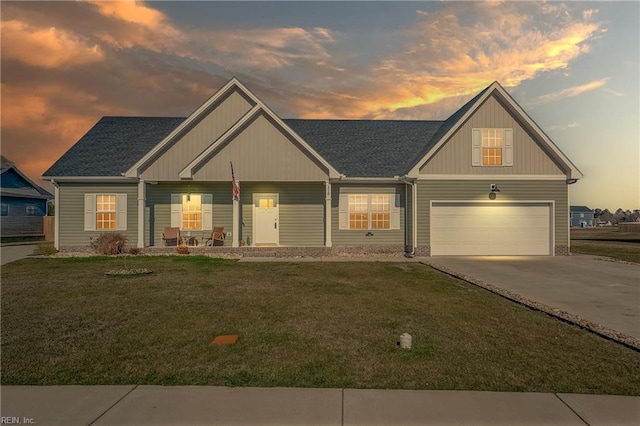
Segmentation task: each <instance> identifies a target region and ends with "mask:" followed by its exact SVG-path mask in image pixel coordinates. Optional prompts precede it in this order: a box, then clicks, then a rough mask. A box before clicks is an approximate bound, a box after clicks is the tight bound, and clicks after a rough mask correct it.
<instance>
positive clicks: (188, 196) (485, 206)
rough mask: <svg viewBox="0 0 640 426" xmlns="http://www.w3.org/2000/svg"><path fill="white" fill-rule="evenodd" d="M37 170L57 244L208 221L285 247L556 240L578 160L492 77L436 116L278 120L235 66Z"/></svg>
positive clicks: (206, 229)
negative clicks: (204, 88) (194, 95)
mask: <svg viewBox="0 0 640 426" xmlns="http://www.w3.org/2000/svg"><path fill="white" fill-rule="evenodd" d="M230 163H233V168H234V172H235V178H236V179H237V183H238V185H239V187H240V195H239V197H238V199H232V198H233V197H232V184H231V171H230ZM44 176H45V178H47V179H49V180H51V181H52V182H53V183H54V185H55V188H56V190H55V192H56V221H57V230H58V232H56V247H58V248H60V249H63V250H71V249H78V248H79V247H84V246H86V245H87V244H88V243H89V238H90V237H95V236H97V235H98V234H99V233H100V232H104V231H119V232H122V233H123V234H125V236H126V237H127V238H128V240H129V241H130V242H132V243H133V244H137V246H138V247H141V248H143V247H150V246H162V244H163V242H162V232H163V230H164V228H165V227H169V226H176V227H180V228H181V229H182V233H183V234H185V233H187V234H191V235H192V236H195V237H198V238H201V237H204V236H206V235H207V234H209V235H210V233H211V229H212V227H213V226H214V225H215V226H216V227H218V226H222V227H224V229H225V232H229V234H227V238H226V241H225V244H226V245H227V246H231V247H239V246H241V245H242V244H245V245H251V246H252V248H251V250H256V249H255V248H253V247H262V246H267V247H271V248H270V249H269V251H271V250H274V251H276V250H281V251H283V252H286V253H288V254H301V255H304V254H318V253H320V254H328V253H339V252H344V251H355V252H370V253H373V252H377V253H403V252H404V251H405V250H406V251H408V252H413V253H415V254H417V255H447V254H453V255H508V254H514V255H516V254H522V255H525V254H533V255H554V254H567V253H568V248H569V224H568V222H567V219H568V216H569V215H568V213H569V205H568V199H569V185H570V184H572V183H574V182H576V181H577V180H578V179H579V178H581V177H582V174H581V173H580V171H579V170H578V169H577V168H576V166H574V165H573V164H572V163H571V161H570V160H569V159H568V158H567V157H566V156H565V155H564V154H563V153H562V152H561V151H560V150H559V149H558V147H557V146H556V145H555V144H554V143H553V142H552V141H551V140H550V139H549V137H548V136H547V135H546V134H545V133H544V132H543V131H542V130H541V129H540V128H539V127H538V126H537V125H536V123H534V122H533V120H532V119H531V118H530V117H529V116H528V115H527V114H526V113H525V112H524V111H523V110H522V108H521V107H520V106H519V105H518V104H517V103H516V102H515V101H514V100H513V98H512V97H511V96H510V95H509V94H508V93H507V92H506V91H505V89H504V88H503V87H502V86H500V84H498V83H497V82H495V83H493V84H491V85H490V86H489V87H487V88H486V89H484V90H483V91H482V92H480V93H479V94H478V95H477V96H475V97H474V98H473V99H471V100H470V101H469V102H468V103H467V104H465V105H464V106H463V107H462V108H460V109H459V110H458V111H456V112H455V113H454V114H453V115H452V116H451V117H449V118H448V119H446V120H444V121H390V120H303V119H292V120H283V119H281V118H280V117H278V116H277V115H276V114H275V113H274V112H273V111H272V110H271V109H270V108H269V107H268V106H267V105H266V104H265V103H263V102H262V101H261V100H260V99H258V98H257V97H256V96H255V95H254V94H253V93H252V92H251V91H249V89H247V88H246V87H245V86H244V85H243V84H242V83H240V82H239V81H238V80H237V79H235V78H233V79H231V80H230V81H229V82H228V83H227V84H226V85H225V86H224V87H222V88H221V89H220V90H219V91H218V92H217V93H216V94H214V95H213V96H212V97H211V98H210V99H208V100H207V101H206V102H205V103H204V104H202V105H201V106H200V107H199V108H198V109H196V110H195V111H194V112H193V113H192V114H191V115H190V116H189V117H187V118H160V117H153V118H151V117H104V118H102V119H101V120H100V121H99V122H98V123H97V124H96V125H95V126H94V127H93V128H92V129H91V130H89V132H88V133H87V134H86V135H84V136H83V137H82V138H81V139H80V140H79V141H78V142H77V143H76V144H75V145H74V146H73V147H72V148H71V149H70V150H69V151H68V152H67V153H66V154H64V155H63V156H62V157H61V158H60V159H59V160H58V161H57V162H56V163H55V164H54V165H53V166H51V168H50V169H49V170H47V172H46V173H45V175H44ZM273 247H280V249H277V248H275V249H274V248H273ZM219 249H225V248H220V247H215V248H211V250H219ZM227 250H247V249H246V248H239V249H229V248H227Z"/></svg>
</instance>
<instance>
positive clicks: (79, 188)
mask: <svg viewBox="0 0 640 426" xmlns="http://www.w3.org/2000/svg"><path fill="white" fill-rule="evenodd" d="M58 185H59V188H60V192H59V194H60V199H59V200H58V211H56V215H58V216H59V219H58V220H59V226H60V229H59V238H60V247H71V246H88V245H89V243H90V240H89V238H93V239H96V238H97V237H98V236H99V235H100V234H101V233H103V232H118V233H120V234H122V235H124V236H125V237H126V238H127V246H129V247H135V246H136V243H137V241H138V184H137V183H134V184H126V183H125V184H119V183H110V184H95V183H68V182H60V183H58ZM84 194H127V229H126V231H99V230H98V231H85V230H84V213H85V209H84Z"/></svg>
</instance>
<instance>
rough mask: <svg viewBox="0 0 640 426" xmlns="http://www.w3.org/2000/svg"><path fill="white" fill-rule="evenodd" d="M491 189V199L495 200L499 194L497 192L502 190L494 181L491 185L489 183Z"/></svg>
mask: <svg viewBox="0 0 640 426" xmlns="http://www.w3.org/2000/svg"><path fill="white" fill-rule="evenodd" d="M489 190H490V191H491V192H489V199H490V200H495V199H496V197H497V196H498V195H497V193H498V192H500V188H498V185H496V184H495V183H492V184H491V185H489Z"/></svg>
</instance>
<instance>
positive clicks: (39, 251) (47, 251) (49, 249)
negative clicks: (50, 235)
mask: <svg viewBox="0 0 640 426" xmlns="http://www.w3.org/2000/svg"><path fill="white" fill-rule="evenodd" d="M57 252H58V250H56V248H55V247H54V246H53V245H51V244H38V246H37V247H36V248H34V249H33V254H35V255H36V256H51V255H52V254H56V253H57Z"/></svg>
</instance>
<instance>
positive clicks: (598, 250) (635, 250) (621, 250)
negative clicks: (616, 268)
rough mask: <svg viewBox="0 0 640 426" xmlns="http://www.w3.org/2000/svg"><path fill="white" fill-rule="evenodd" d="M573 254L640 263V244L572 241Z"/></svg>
mask: <svg viewBox="0 0 640 426" xmlns="http://www.w3.org/2000/svg"><path fill="white" fill-rule="evenodd" d="M571 253H580V254H591V255H594V256H606V257H611V258H613V259H618V260H624V261H625V262H633V263H640V242H623V241H595V240H593V241H591V240H571Z"/></svg>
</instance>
